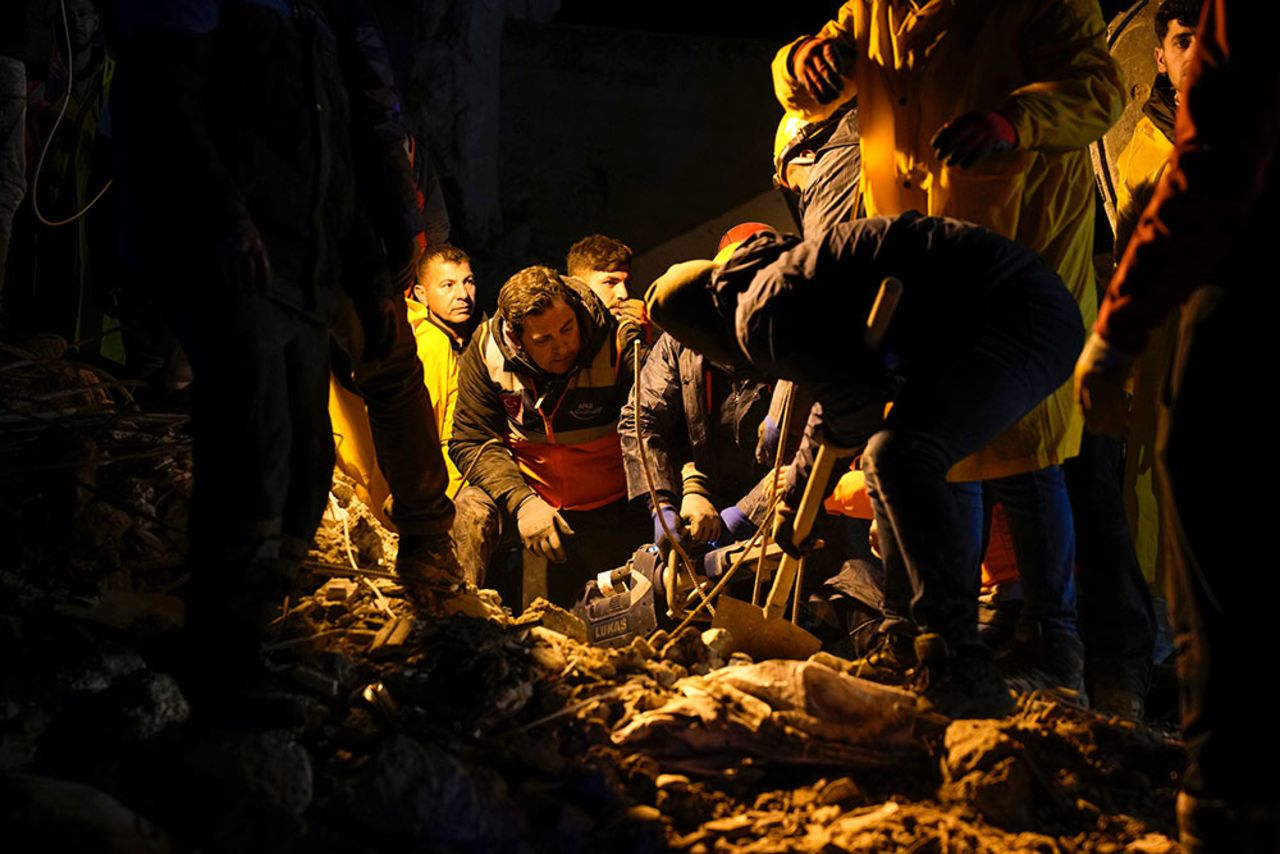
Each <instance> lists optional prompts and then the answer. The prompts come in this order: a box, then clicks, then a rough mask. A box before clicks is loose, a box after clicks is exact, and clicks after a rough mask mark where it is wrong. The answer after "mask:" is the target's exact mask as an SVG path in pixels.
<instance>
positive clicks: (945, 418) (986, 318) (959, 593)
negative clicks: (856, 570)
mask: <svg viewBox="0 0 1280 854" xmlns="http://www.w3.org/2000/svg"><path fill="white" fill-rule="evenodd" d="M956 322H957V323H963V324H965V326H964V327H963V328H965V329H966V330H967V332H966V335H965V336H964V337H957V338H956V339H954V341H953V344H952V346H951V347H950V348H949V349H947V350H946V351H945V352H936V353H934V354H932V358H931V359H930V360H929V361H928V362H927V363H926V364H925V365H924V366H922V367H920V368H919V369H917V370H916V371H915V372H914V373H913V375H912V376H911V377H910V378H908V379H907V381H906V382H905V383H904V384H903V386H902V388H901V389H900V391H899V393H898V394H897V395H896V396H895V399H894V405H893V409H892V410H891V411H890V413H889V415H888V417H887V418H886V419H885V427H884V429H883V430H881V431H880V432H879V433H876V434H875V435H874V436H872V437H871V440H870V441H869V442H868V443H867V447H866V450H865V451H864V452H863V455H862V470H863V473H864V474H865V475H866V481H867V495H868V497H869V498H870V499H871V506H872V509H873V511H874V513H875V516H876V523H877V526H878V527H879V531H880V549H881V553H882V554H883V555H884V562H885V575H886V598H887V597H888V592H889V591H890V590H901V589H903V584H904V581H903V580H904V579H906V581H907V582H909V584H910V586H911V590H912V598H911V618H912V620H913V621H914V623H915V624H916V625H917V626H918V627H919V628H920V629H922V630H924V631H930V632H938V633H940V634H942V635H943V636H945V637H946V638H947V639H948V640H949V641H951V642H952V643H953V644H964V643H974V642H976V641H977V616H978V615H977V587H978V557H979V555H978V552H979V549H980V542H975V541H974V539H975V538H974V535H973V534H974V531H973V526H972V524H970V516H971V514H970V513H969V507H970V506H971V504H969V503H967V502H966V501H963V500H961V496H959V495H958V494H957V490H958V489H959V490H962V491H963V490H964V489H965V485H957V484H949V483H947V480H946V477H947V471H948V470H949V469H950V468H951V466H952V465H954V464H955V463H956V462H958V461H959V460H960V459H962V458H963V457H966V456H968V455H969V454H971V453H973V452H974V451H977V450H978V449H980V448H981V447H983V446H984V445H986V444H987V443H988V442H990V441H991V440H992V439H994V438H995V437H996V436H997V435H998V434H999V433H1000V432H1001V431H1002V430H1004V429H1005V428H1006V427H1008V426H1009V425H1011V424H1013V423H1014V422H1015V421H1016V420H1017V419H1018V418H1020V417H1022V416H1023V415H1025V414H1026V413H1027V412H1029V411H1030V410H1031V409H1032V408H1033V407H1034V406H1035V405H1036V404H1037V403H1039V402H1040V401H1041V400H1043V399H1044V398H1045V397H1047V396H1048V395H1049V394H1050V393H1051V392H1053V391H1054V390H1055V389H1057V388H1058V387H1059V386H1060V385H1062V383H1063V382H1064V381H1065V380H1066V379H1067V377H1069V376H1070V375H1071V370H1072V366H1073V365H1074V363H1075V358H1076V356H1077V355H1078V354H1079V352H1080V347H1081V345H1082V344H1083V339H1084V328H1083V324H1082V323H1081V321H1080V312H1079V310H1078V309H1077V308H1076V306H1075V303H1074V302H1073V301H1072V299H1071V297H1070V295H1069V294H1068V293H1067V291H1066V289H1065V288H1063V286H1062V282H1061V281H1060V280H1059V279H1058V278H1057V277H1056V276H1054V275H1052V274H1051V273H1047V272H1045V271H1035V272H1034V273H1029V274H1028V275H1026V276H1023V277H1020V278H1019V279H1018V280H1017V281H1015V282H1011V283H1009V284H1007V285H1006V286H1005V287H1004V288H1002V290H1001V292H1000V293H999V294H998V295H997V296H996V297H995V298H993V299H992V300H991V301H990V302H989V303H988V305H987V306H986V307H985V310H984V311H982V312H981V313H980V314H979V313H977V312H975V314H974V315H973V316H971V317H969V318H966V319H957V321H956Z"/></svg>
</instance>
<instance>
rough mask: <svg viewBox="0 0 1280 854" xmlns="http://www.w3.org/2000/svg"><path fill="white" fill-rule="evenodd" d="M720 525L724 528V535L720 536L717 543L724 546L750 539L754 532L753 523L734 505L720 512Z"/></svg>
mask: <svg viewBox="0 0 1280 854" xmlns="http://www.w3.org/2000/svg"><path fill="white" fill-rule="evenodd" d="M720 524H721V525H722V526H723V528H724V533H722V534H721V535H720V537H719V540H718V541H719V542H720V543H722V544H724V545H727V544H728V543H737V542H741V541H742V540H746V539H750V537H751V535H752V534H754V533H755V532H756V526H755V523H753V522H752V521H751V520H750V519H748V518H747V514H746V513H743V512H742V511H741V510H739V509H738V505H736V504H731V505H730V506H728V507H726V508H725V509H724V510H722V511H720Z"/></svg>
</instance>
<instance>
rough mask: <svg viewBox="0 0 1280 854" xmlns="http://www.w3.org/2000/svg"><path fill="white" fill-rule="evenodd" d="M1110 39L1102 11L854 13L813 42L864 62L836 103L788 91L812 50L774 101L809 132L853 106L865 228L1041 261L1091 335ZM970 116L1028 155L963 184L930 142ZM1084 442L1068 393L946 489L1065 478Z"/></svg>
mask: <svg viewBox="0 0 1280 854" xmlns="http://www.w3.org/2000/svg"><path fill="white" fill-rule="evenodd" d="M917 6H918V8H917ZM1105 34H1106V27H1105V25H1104V24H1103V21H1102V15H1101V12H1100V11H1099V9H1098V5H1097V3H1096V2H1093V0H1004V2H1000V3H981V2H975V0H969V1H968V2H957V0H928V2H924V3H918V4H912V3H907V2H891V0H850V2H847V3H845V4H844V5H843V6H841V7H840V12H839V14H838V16H837V18H836V19H835V20H834V21H830V22H829V23H827V24H826V25H825V26H824V27H823V28H822V30H821V31H820V32H819V33H818V35H819V36H821V37H824V38H835V39H839V40H840V41H841V42H842V43H843V45H844V46H845V47H846V48H848V49H850V50H851V52H852V53H853V54H855V55H856V58H855V59H854V60H853V61H852V62H850V63H849V64H848V65H847V66H846V69H845V72H846V75H847V76H846V79H845V82H844V87H843V91H842V94H841V96H840V98H838V99H837V100H836V102H833V103H831V104H818V103H817V102H816V101H814V100H813V99H812V98H810V97H809V94H808V92H807V91H806V90H805V89H804V88H803V86H802V85H801V84H800V83H799V81H798V80H797V79H796V78H795V77H794V76H793V75H792V73H791V54H792V52H793V50H794V49H795V47H796V46H797V45H798V44H799V43H800V41H802V40H803V38H807V36H806V37H802V39H797V40H796V41H795V42H793V43H791V44H789V45H787V46H785V47H783V48H782V49H781V50H780V51H778V54H777V56H776V57H775V59H774V62H773V80H774V89H775V91H776V93H777V96H778V99H779V101H780V102H781V103H782V106H783V107H784V108H785V109H786V110H789V111H792V112H795V113H798V114H801V115H803V116H808V117H812V118H815V119H816V118H821V117H825V116H826V115H829V114H830V113H831V112H832V111H833V110H834V109H835V107H836V104H837V103H839V102H841V101H844V100H847V99H848V98H851V97H853V96H855V95H856V96H857V98H858V110H859V121H860V124H861V133H862V179H861V182H862V195H863V199H864V200H865V202H866V207H867V214H868V215H876V214H900V213H903V212H905V211H908V210H918V211H920V212H922V213H926V214H929V215H936V216H949V217H955V218H957V219H963V220H968V221H970V222H975V223H978V224H979V225H984V226H986V227H988V228H990V229H992V230H994V231H997V232H999V233H1000V234H1003V235H1005V236H1006V237H1010V238H1012V239H1014V240H1017V241H1018V242H1019V243H1022V244H1024V245H1026V246H1029V247H1030V248H1032V249H1035V250H1036V251H1037V252H1039V253H1040V255H1041V257H1042V258H1043V259H1044V260H1045V263H1046V264H1047V265H1048V266H1049V267H1050V268H1051V269H1053V270H1054V271H1056V272H1057V273H1058V275H1059V276H1061V277H1062V280H1063V281H1064V282H1065V283H1066V285H1067V287H1068V288H1069V289H1070V291H1071V293H1072V295H1073V296H1074V297H1075V298H1076V302H1077V303H1078V304H1079V305H1080V311H1081V314H1082V315H1083V317H1084V322H1085V325H1086V328H1092V326H1093V321H1094V318H1095V317H1096V315H1097V296H1096V293H1095V291H1094V281H1093V266H1092V255H1093V251H1092V250H1093V220H1094V197H1093V192H1094V190H1093V186H1094V184H1093V172H1092V169H1091V167H1090V164H1089V155H1088V152H1087V151H1086V149H1085V147H1086V146H1087V145H1088V144H1089V143H1090V142H1092V141H1094V140H1096V139H1098V138H1099V137H1100V136H1102V134H1103V133H1104V132H1105V131H1106V130H1107V129H1108V128H1109V127H1110V126H1111V125H1112V124H1113V123H1114V122H1115V121H1116V120H1117V119H1118V118H1119V116H1120V111H1121V108H1122V107H1123V104H1124V91H1123V83H1122V78H1121V74H1120V70H1119V68H1118V67H1117V66H1116V63H1115V61H1114V60H1113V59H1112V58H1111V55H1110V54H1109V53H1108V52H1107V46H1106V39H1105ZM970 110H997V111H999V112H1000V113H1002V114H1003V115H1004V116H1005V117H1006V118H1008V119H1009V120H1010V121H1011V122H1012V123H1013V126H1014V127H1015V129H1016V130H1017V133H1018V147H1017V148H1016V149H1015V150H1013V151H1010V152H1007V153H1005V154H998V155H995V156H992V157H989V158H987V159H986V160H983V161H982V162H980V163H978V164H976V165H975V166H972V167H970V168H968V169H951V168H948V167H946V166H943V165H942V163H940V162H939V161H938V159H937V158H936V157H935V156H934V150H933V148H932V147H931V146H930V145H929V142H930V140H931V139H932V138H933V135H934V134H935V133H937V131H938V129H939V128H940V127H942V126H943V125H944V124H946V123H947V122H948V121H950V120H951V119H954V118H956V117H957V116H960V115H962V114H964V113H966V112H969V111H970ZM1082 429H1083V417H1082V415H1081V414H1080V412H1079V410H1078V409H1077V408H1076V406H1075V403H1074V401H1073V400H1072V393H1071V383H1070V381H1068V382H1067V383H1066V384H1065V385H1063V387H1062V388H1061V389H1059V390H1058V391H1057V392H1056V393H1055V394H1054V395H1052V396H1051V397H1050V398H1048V399H1047V400H1046V401H1045V402H1044V403H1042V404H1041V405H1040V406H1038V407H1037V408H1036V409H1034V410H1033V411H1032V412H1030V413H1029V414H1028V415H1026V416H1025V417H1024V418H1023V419H1022V420H1021V421H1019V422H1018V423H1017V424H1014V425H1013V426H1012V427H1010V428H1009V429H1008V430H1007V431H1005V433H1003V434H1001V435H1000V436H999V437H997V438H996V439H995V440H994V441H993V442H992V443H991V444H990V445H988V446H987V447H986V448H984V449H983V450H982V451H979V452H978V453H976V454H974V455H973V456H971V457H967V458H966V459H964V460H961V461H960V462H959V463H957V464H956V466H955V467H954V468H953V469H952V470H951V472H950V475H949V477H950V479H951V480H958V481H962V480H980V479H985V478H991V477H1004V476H1007V475H1012V474H1020V473H1023V472H1027V471H1034V470H1036V469H1039V468H1043V467H1045V466H1047V465H1051V464H1054V463H1060V462H1062V461H1063V460H1065V459H1068V458H1069V457H1071V456H1073V455H1075V454H1076V453H1077V452H1078V451H1079V446H1080V433H1081V430H1082Z"/></svg>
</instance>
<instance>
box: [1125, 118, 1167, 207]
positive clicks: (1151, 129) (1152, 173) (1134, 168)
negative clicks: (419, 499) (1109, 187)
mask: <svg viewBox="0 0 1280 854" xmlns="http://www.w3.org/2000/svg"><path fill="white" fill-rule="evenodd" d="M1170 154H1173V141H1172V140H1170V139H1169V137H1167V136H1165V134H1164V131H1162V130H1160V128H1158V127H1156V123H1155V122H1153V121H1151V119H1150V117H1148V116H1143V117H1142V118H1140V119H1138V123H1137V124H1136V125H1134V127H1133V136H1131V137H1129V142H1128V144H1127V145H1125V147H1124V150H1123V151H1121V152H1120V156H1119V157H1118V158H1116V172H1117V173H1118V174H1119V177H1120V180H1119V182H1118V183H1117V184H1116V210H1118V211H1122V210H1124V209H1125V208H1127V207H1129V204H1130V202H1131V201H1132V199H1133V194H1134V192H1135V191H1136V190H1137V189H1138V188H1139V187H1140V186H1142V185H1143V184H1154V183H1155V181H1156V179H1157V178H1159V177H1160V173H1161V172H1162V171H1163V170H1164V167H1165V164H1166V163H1168V162H1169V155H1170Z"/></svg>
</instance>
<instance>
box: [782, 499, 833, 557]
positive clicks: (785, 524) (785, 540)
mask: <svg viewBox="0 0 1280 854" xmlns="http://www.w3.org/2000/svg"><path fill="white" fill-rule="evenodd" d="M795 533H796V509H795V508H794V507H792V506H791V505H790V504H788V503H787V502H785V501H779V502H778V505H777V506H776V507H775V508H774V510H773V541H774V542H775V543H777V544H778V547H779V548H781V549H782V550H783V551H784V552H786V553H787V554H789V555H791V556H792V557H794V558H802V557H804V556H805V555H807V554H809V553H810V552H812V551H815V550H817V549H819V548H822V540H818V539H815V538H814V536H813V532H812V531H811V532H810V533H809V536H807V537H805V538H804V539H803V540H802V541H800V542H799V543H796V542H793V541H792V539H793V538H794V537H795Z"/></svg>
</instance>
